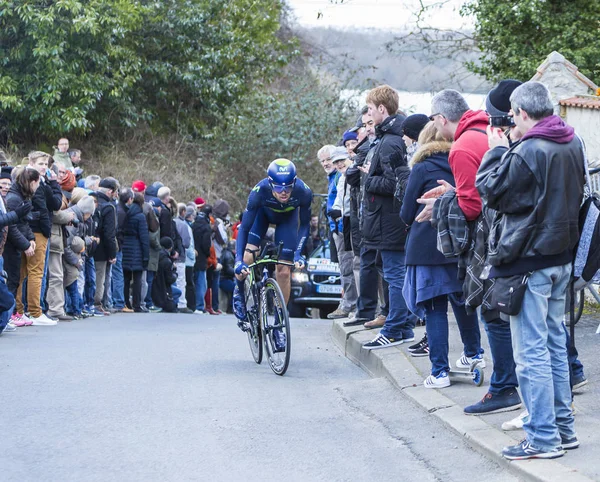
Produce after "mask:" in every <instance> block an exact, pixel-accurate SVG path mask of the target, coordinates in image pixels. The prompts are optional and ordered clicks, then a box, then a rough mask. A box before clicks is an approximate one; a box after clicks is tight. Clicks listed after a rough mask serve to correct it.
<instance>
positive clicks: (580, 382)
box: [571, 374, 588, 392]
mask: <svg viewBox="0 0 600 482" xmlns="http://www.w3.org/2000/svg"><path fill="white" fill-rule="evenodd" d="M587 384H588V380H587V378H585V375H583V374H581V375H579V376H577V377H574V378H573V386H572V387H571V391H572V392H577V391H579V390H581V389H582V388H583V387H585V386H586V385H587Z"/></svg>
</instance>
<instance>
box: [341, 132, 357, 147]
mask: <svg viewBox="0 0 600 482" xmlns="http://www.w3.org/2000/svg"><path fill="white" fill-rule="evenodd" d="M356 140H358V134H357V133H356V132H355V131H352V130H349V131H346V132H344V135H343V137H342V144H344V145H346V141H356Z"/></svg>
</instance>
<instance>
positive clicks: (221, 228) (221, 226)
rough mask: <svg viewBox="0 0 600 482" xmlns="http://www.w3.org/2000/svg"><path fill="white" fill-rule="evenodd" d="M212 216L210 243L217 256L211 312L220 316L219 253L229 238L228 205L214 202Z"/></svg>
mask: <svg viewBox="0 0 600 482" xmlns="http://www.w3.org/2000/svg"><path fill="white" fill-rule="evenodd" d="M213 214H214V223H213V225H212V227H213V232H214V235H213V241H212V243H213V247H214V248H215V254H216V256H217V269H216V270H215V272H214V273H213V282H212V285H211V287H210V288H211V298H212V308H213V311H214V312H215V313H216V314H218V315H220V314H222V311H221V310H220V309H219V286H220V278H221V268H222V264H221V253H222V252H223V249H224V248H225V246H227V242H228V241H229V236H228V234H227V226H228V225H229V203H228V202H227V201H225V200H223V199H219V200H218V201H217V202H215V206H214V209H213Z"/></svg>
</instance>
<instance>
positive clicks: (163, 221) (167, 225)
mask: <svg viewBox="0 0 600 482" xmlns="http://www.w3.org/2000/svg"><path fill="white" fill-rule="evenodd" d="M160 208H161V209H160V213H159V215H158V221H159V223H160V237H161V238H164V237H167V238H171V239H172V240H173V241H174V240H175V236H174V235H173V222H172V221H173V218H172V216H171V209H169V206H167V205H165V204H163V203H161V204H160Z"/></svg>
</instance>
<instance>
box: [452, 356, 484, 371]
mask: <svg viewBox="0 0 600 482" xmlns="http://www.w3.org/2000/svg"><path fill="white" fill-rule="evenodd" d="M476 361H479V365H478V366H479V368H485V358H483V355H482V354H481V353H479V354H478V355H475V356H473V357H470V356H466V355H465V354H464V353H463V354H462V356H461V357H460V358H459V359H458V360H456V368H463V369H465V370H468V369H469V368H471V365H472V364H473V363H474V362H476Z"/></svg>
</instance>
